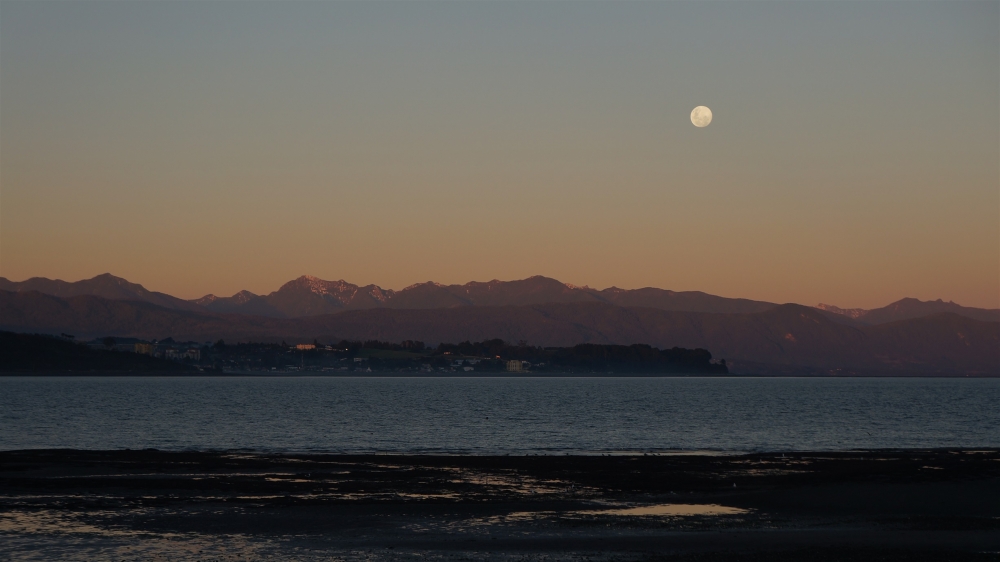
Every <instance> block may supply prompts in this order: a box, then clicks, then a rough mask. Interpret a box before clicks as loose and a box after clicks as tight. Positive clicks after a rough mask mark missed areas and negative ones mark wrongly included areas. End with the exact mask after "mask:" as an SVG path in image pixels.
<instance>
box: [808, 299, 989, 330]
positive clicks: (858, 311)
mask: <svg viewBox="0 0 1000 562" xmlns="http://www.w3.org/2000/svg"><path fill="white" fill-rule="evenodd" d="M816 308H818V309H820V310H824V311H826V312H831V313H833V314H838V315H841V316H846V317H848V318H851V319H852V320H857V321H858V322H862V323H864V324H884V323H886V322H895V321H897V320H910V319H912V318H921V317H923V316H930V315H932V314H940V313H942V312H947V313H951V314H957V315H959V316H964V317H966V318H972V319H975V320H982V321H984V322H1000V309H997V308H993V309H989V308H971V307H967V306H961V305H959V304H955V303H954V302H950V301H949V302H944V301H942V300H941V299H938V300H936V301H921V300H918V299H911V298H906V299H901V300H898V301H896V302H894V303H892V304H890V305H888V306H884V307H882V308H875V309H871V310H865V309H863V308H849V309H844V308H840V307H836V306H833V305H829V304H822V303H821V304H818V305H816Z"/></svg>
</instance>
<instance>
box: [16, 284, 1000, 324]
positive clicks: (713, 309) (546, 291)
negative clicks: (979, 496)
mask: <svg viewBox="0 0 1000 562" xmlns="http://www.w3.org/2000/svg"><path fill="white" fill-rule="evenodd" d="M0 290H7V291H14V292H23V291H32V290H35V291H39V292H42V293H44V294H51V295H54V296H59V297H70V296H76V295H82V294H89V295H94V296H100V297H104V298H108V299H118V300H138V301H144V302H150V303H152V304H156V305H159V306H164V307H166V308H173V309H178V310H189V311H197V310H205V311H209V312H219V313H228V314H247V315H253V316H267V317H271V318H299V317H307V316H322V315H326V314H334V313H337V312H343V311H347V310H366V309H374V308H388V309H435V308H453V307H466V306H508V305H509V306H522V305H531V304H542V303H557V302H603V303H608V304H613V305H616V306H625V307H643V308H656V309H659V310H668V311H679V312H707V313H721V314H730V313H752V312H763V311H765V310H769V309H771V308H774V307H776V306H779V305H778V304H777V303H770V302H765V301H755V300H751V299H742V298H730V297H720V296H716V295H711V294H708V293H704V292H701V291H671V290H667V289H659V288H655V287H642V288H638V289H621V288H618V287H614V286H612V287H608V288H606V289H594V288H591V287H588V286H586V285H584V286H578V285H573V284H570V283H563V282H561V281H558V280H556V279H552V278H549V277H544V276H541V275H536V276H532V277H528V278H526V279H520V280H513V281H500V280H498V279H493V280H490V281H470V282H468V283H465V284H462V285H458V284H452V285H445V284H442V283H436V282H434V281H426V282H423V283H414V284H412V285H409V286H407V287H405V288H403V289H401V290H398V291H396V290H393V289H383V288H382V287H379V286H378V285H374V284H369V285H364V286H359V285H355V284H353V283H350V282H348V281H345V280H343V279H340V280H337V281H327V280H323V279H320V278H318V277H315V276H312V275H302V276H300V277H297V278H295V279H293V280H291V281H288V282H286V283H284V284H282V285H281V287H279V288H278V289H277V290H275V291H272V292H271V293H268V294H266V295H257V294H255V293H252V292H250V291H246V290H243V291H239V292H237V293H236V294H234V295H232V296H230V297H220V296H216V295H213V294H208V295H205V296H203V297H201V298H198V299H191V300H182V299H179V298H176V297H173V296H171V295H167V294H165V293H158V292H154V291H149V290H147V289H145V288H144V287H143V286H142V285H139V284H136V283H131V282H129V281H127V280H125V279H123V278H120V277H115V276H113V275H111V274H107V273H105V274H102V275H98V276H96V277H93V278H91V279H84V280H81V281H76V282H67V281H62V280H58V279H57V280H51V279H46V278H44V277H33V278H31V279H28V280H25V281H20V282H14V281H10V280H8V279H6V278H3V277H0ZM814 308H816V309H818V310H821V311H823V313H824V314H826V315H828V316H829V317H831V318H833V319H834V320H835V321H838V322H842V323H848V324H852V323H859V324H867V325H875V324H881V323H885V322H892V321H895V320H901V319H910V318H918V317H921V316H926V315H930V314H935V313H938V312H952V313H955V314H958V315H960V316H965V317H968V318H973V319H977V320H984V321H1000V309H982V308H973V307H963V306H961V305H958V304H956V303H954V302H947V303H946V302H944V301H942V300H941V299H938V300H937V301H920V300H918V299H912V298H904V299H901V300H899V301H896V302H894V303H891V304H889V305H887V306H885V307H881V308H876V309H860V308H856V309H842V308H839V307H837V306H833V305H827V304H822V303H821V304H819V305H817V306H816V307H814Z"/></svg>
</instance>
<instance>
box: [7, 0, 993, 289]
mask: <svg viewBox="0 0 1000 562" xmlns="http://www.w3.org/2000/svg"><path fill="white" fill-rule="evenodd" d="M697 105H707V106H709V107H710V108H711V109H712V111H713V113H714V120H713V122H712V124H711V125H710V126H709V127H706V128H704V129H698V128H695V127H694V126H692V125H691V123H690V121H689V118H688V116H689V114H690V111H691V109H692V108H694V107H695V106H697ZM103 272H111V273H114V274H115V275H119V276H123V277H126V278H127V279H129V280H131V281H134V282H138V283H142V284H143V285H145V286H146V287H147V288H149V289H152V290H158V291H164V292H168V293H171V294H174V295H177V296H181V297H186V298H193V297H199V296H201V295H203V294H205V293H209V292H211V293H215V294H219V295H229V294H232V293H235V292H236V291H238V290H241V289H248V290H251V291H254V292H256V293H267V292H270V291H272V290H274V289H276V288H277V287H278V286H279V285H280V284H281V283H283V282H285V281H287V280H289V279H291V278H294V277H297V276H299V275H302V274H311V275H316V276H318V277H321V278H324V279H340V278H343V279H346V280H348V281H351V282H354V283H358V284H366V283H376V284H379V285H381V286H382V287H385V288H394V289H400V288H402V287H404V286H406V285H409V284H411V283H415V282H422V281H427V280H435V281H438V282H443V283H464V282H467V281H470V280H479V281H485V280H489V279H493V278H499V279H518V278H524V277H527V276H530V275H536V274H541V275H547V276H550V277H555V278H557V279H559V280H561V281H564V282H568V283H574V284H578V285H584V284H587V285H590V286H595V287H599V288H604V287H607V286H610V285H616V286H619V287H624V288H637V287H643V286H655V287H661V288H666V289H674V290H702V291H707V292H710V293H714V294H720V295H725V296H732V297H747V298H755V299H763V300H769V301H776V302H800V303H803V304H815V303H817V302H824V303H831V304H837V305H839V306H843V307H867V308H870V307H877V306H882V305H885V304H887V303H889V302H891V301H894V300H896V299H899V298H901V297H904V296H911V297H917V298H921V299H937V298H943V299H945V300H949V299H953V300H955V301H956V302H959V303H961V304H964V305H968V306H981V307H998V306H1000V3H998V2H902V1H898V2H864V3H862V2H740V3H726V2H697V3H696V2H670V3H647V2H643V3H639V2H630V3H624V2H615V3H596V2H586V3H569V2H496V3H472V2H440V3H422V2H408V3H391V2H379V3H319V2H282V3H278V2H271V3H268V2H107V3H103V2H66V3H61V2H10V1H7V0H4V1H3V2H2V3H0V275H2V276H5V277H8V278H10V279H13V280H22V279H25V278H28V277H32V276H45V277H54V278H62V279H66V280H77V279H81V278H86V277H91V276H93V275H96V274H99V273H103Z"/></svg>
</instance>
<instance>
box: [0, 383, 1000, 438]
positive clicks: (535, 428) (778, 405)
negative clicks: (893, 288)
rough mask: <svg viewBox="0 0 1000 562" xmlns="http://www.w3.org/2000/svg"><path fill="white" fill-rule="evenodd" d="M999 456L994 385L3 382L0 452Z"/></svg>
mask: <svg viewBox="0 0 1000 562" xmlns="http://www.w3.org/2000/svg"><path fill="white" fill-rule="evenodd" d="M936 447H965V448H975V447H1000V379H966V378H954V379H944V378H936V379H931V378H883V379H879V378H845V379H835V378H624V377H615V378H610V377H609V378H590V377H586V378H572V377H566V378H509V377H504V378H389V377H367V378H365V377H359V378H349V377H289V376H282V377H198V378H195V377H176V378H173V377H0V450H13V449H35V448H77V449H124V448H130V449H144V448H156V449H161V450H225V449H250V450H257V451H270V452H344V453H372V452H377V453H382V452H385V453H389V452H391V453H467V454H468V453H471V454H506V453H510V454H564V453H574V454H580V453H584V454H599V453H635V452H670V451H720V452H727V451H728V452H742V451H793V450H848V449H881V448H936Z"/></svg>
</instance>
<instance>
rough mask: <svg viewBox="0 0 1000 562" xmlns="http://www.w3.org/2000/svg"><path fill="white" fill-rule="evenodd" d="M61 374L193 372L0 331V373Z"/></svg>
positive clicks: (151, 360)
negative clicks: (92, 372) (87, 372)
mask: <svg viewBox="0 0 1000 562" xmlns="http://www.w3.org/2000/svg"><path fill="white" fill-rule="evenodd" d="M63 371H65V372H74V373H79V372H86V371H100V372H129V373H162V372H170V373H174V372H176V373H185V372H193V371H196V369H194V368H193V367H189V366H187V365H181V364H180V363H174V362H172V361H165V360H163V359H157V358H155V357H149V356H147V355H139V354H137V353H128V352H121V351H106V350H103V349H91V348H89V347H86V346H84V345H80V344H76V343H73V342H71V341H66V340H64V339H60V338H56V337H53V336H47V335H40V334H15V333H13V332H0V373H7V374H12V373H37V372H43V373H55V372H63Z"/></svg>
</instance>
